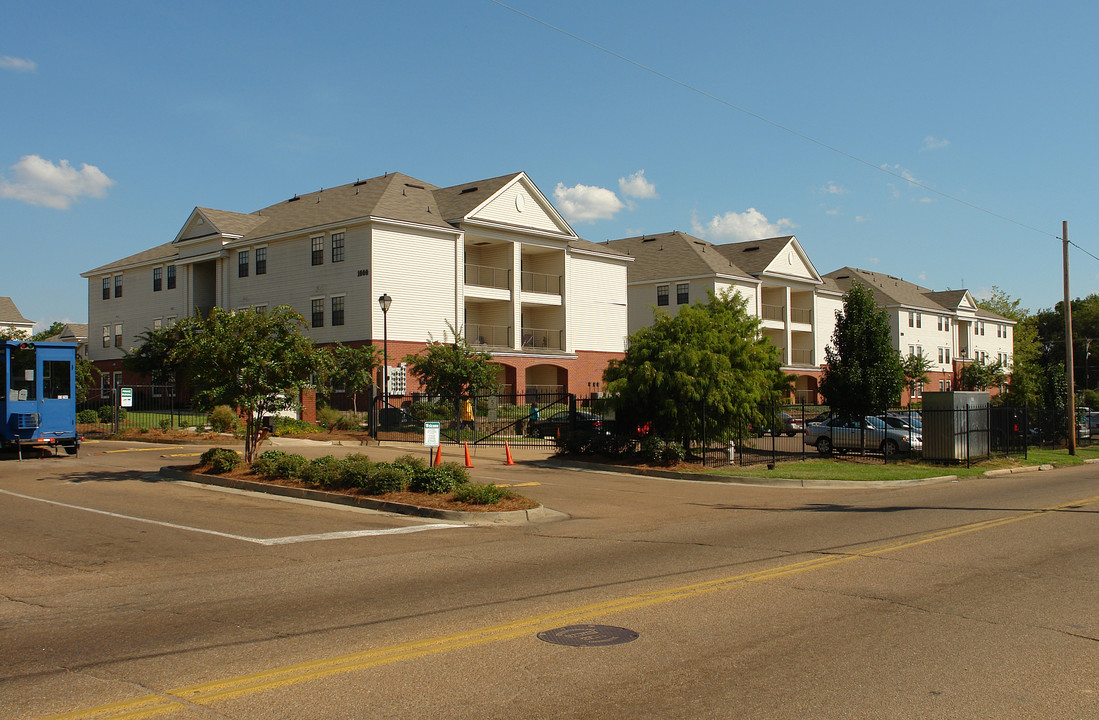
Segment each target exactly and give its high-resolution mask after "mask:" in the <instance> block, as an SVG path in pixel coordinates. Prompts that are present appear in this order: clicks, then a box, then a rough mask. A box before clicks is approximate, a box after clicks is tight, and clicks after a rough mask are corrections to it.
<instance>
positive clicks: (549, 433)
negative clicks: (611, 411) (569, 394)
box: [527, 410, 606, 438]
mask: <svg viewBox="0 0 1099 720" xmlns="http://www.w3.org/2000/svg"><path fill="white" fill-rule="evenodd" d="M570 429H572V425H571V424H570V420H569V411H568V410H562V411H561V412H556V413H554V414H553V415H550V416H549V417H546V418H541V419H539V420H531V421H530V423H529V424H528V425H527V434H528V435H533V436H534V437H544V438H546V437H558V436H560V435H561V433H565V432H568V431H569V430H570ZM576 429H577V430H598V431H603V430H605V429H606V427H605V426H604V424H603V418H601V417H599V416H598V415H595V414H593V413H590V412H585V411H583V410H577V411H576Z"/></svg>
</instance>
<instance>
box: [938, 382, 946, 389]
mask: <svg viewBox="0 0 1099 720" xmlns="http://www.w3.org/2000/svg"><path fill="white" fill-rule="evenodd" d="M945 389H946V381H945V380H940V381H939V392H942V391H943V390H945Z"/></svg>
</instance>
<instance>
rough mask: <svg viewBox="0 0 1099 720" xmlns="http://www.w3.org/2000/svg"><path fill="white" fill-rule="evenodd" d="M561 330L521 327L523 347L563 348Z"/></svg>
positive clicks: (535, 348) (562, 333) (536, 348)
mask: <svg viewBox="0 0 1099 720" xmlns="http://www.w3.org/2000/svg"><path fill="white" fill-rule="evenodd" d="M563 335H564V331H563V330H547V329H544V328H529V327H525V328H523V347H524V348H529V349H532V350H538V349H545V350H563V349H564V343H563V342H562V336H563Z"/></svg>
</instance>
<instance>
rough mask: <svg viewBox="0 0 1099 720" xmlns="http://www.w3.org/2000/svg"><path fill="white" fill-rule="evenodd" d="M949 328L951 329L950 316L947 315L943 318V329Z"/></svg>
mask: <svg viewBox="0 0 1099 720" xmlns="http://www.w3.org/2000/svg"><path fill="white" fill-rule="evenodd" d="M949 329H950V318H949V317H945V318H943V330H949Z"/></svg>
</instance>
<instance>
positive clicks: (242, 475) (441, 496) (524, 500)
mask: <svg viewBox="0 0 1099 720" xmlns="http://www.w3.org/2000/svg"><path fill="white" fill-rule="evenodd" d="M183 470H186V471H187V472H193V473H199V474H202V475H212V474H213V473H207V472H204V471H203V466H201V465H192V466H190V467H186V468H183ZM218 477H229V478H233V479H235V480H247V481H249V482H255V483H263V484H266V485H281V486H283V487H298V488H306V489H309V490H321V491H323V492H330V493H337V494H340V495H356V496H359V497H368V498H373V499H374V500H383V501H386V502H394V503H400V504H402V505H415V506H417V507H427V508H436V509H439V510H460V511H462V512H507V511H510V510H533V509H534V508H536V507H538V503H537V502H535V501H534V500H531V499H530V498H528V497H523V496H522V495H514V494H513V496H512V497H511V498H504V499H503V500H501V501H500V502H498V503H496V504H495V505H474V504H472V503H464V502H459V501H458V500H456V499H455V497H454V493H438V494H431V493H414V492H392V493H385V494H383V495H368V494H367V493H364V492H362V491H361V490H358V489H355V488H322V487H317V486H316V485H306V484H305V483H303V482H301V481H299V480H283V479H282V478H273V477H267V476H265V475H259V474H257V473H255V472H252V469H251V468H246V467H238V468H235V469H234V470H232V471H230V472H227V473H221V474H220V475H218Z"/></svg>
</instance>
